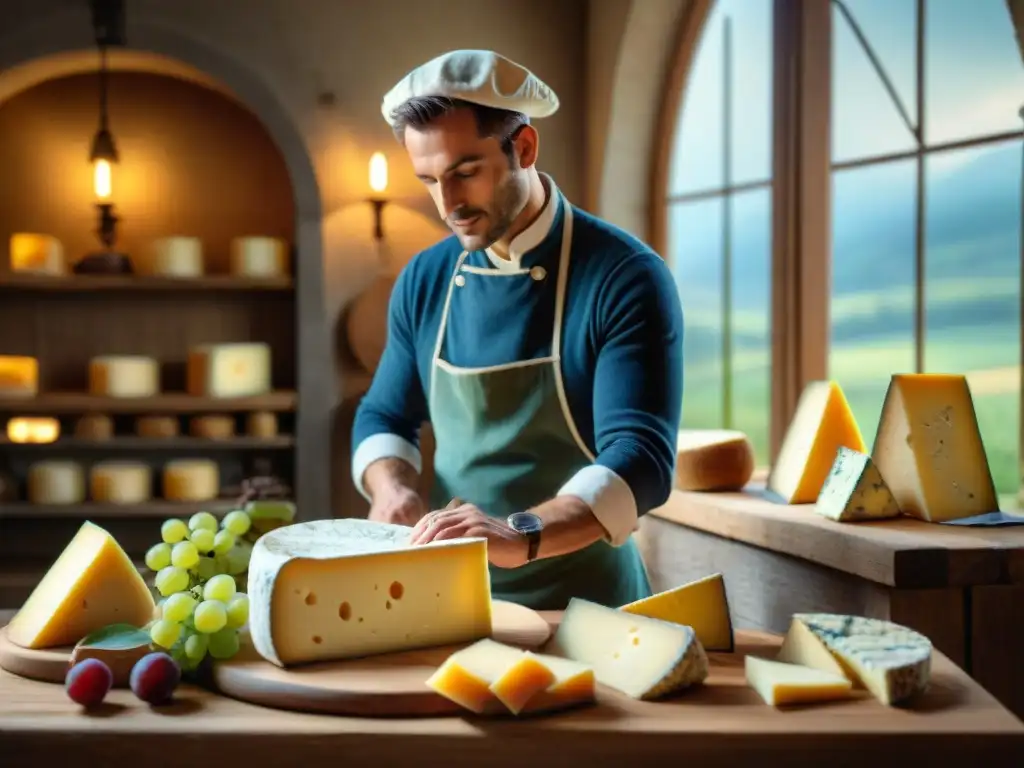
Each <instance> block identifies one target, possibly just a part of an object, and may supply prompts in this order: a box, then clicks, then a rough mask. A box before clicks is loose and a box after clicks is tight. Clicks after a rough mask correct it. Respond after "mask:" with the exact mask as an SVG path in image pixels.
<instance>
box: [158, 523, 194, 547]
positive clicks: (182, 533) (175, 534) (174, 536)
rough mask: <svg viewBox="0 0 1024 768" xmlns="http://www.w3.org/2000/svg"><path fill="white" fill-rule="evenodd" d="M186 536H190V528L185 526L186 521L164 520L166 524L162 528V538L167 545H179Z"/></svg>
mask: <svg viewBox="0 0 1024 768" xmlns="http://www.w3.org/2000/svg"><path fill="white" fill-rule="evenodd" d="M186 536H188V526H187V525H185V521H184V520H178V519H176V518H172V519H170V520H164V524H163V525H161V526H160V538H161V539H163V540H164V543H166V544H177V543H178V542H179V541H181V540H183V539H184V538H185V537H186Z"/></svg>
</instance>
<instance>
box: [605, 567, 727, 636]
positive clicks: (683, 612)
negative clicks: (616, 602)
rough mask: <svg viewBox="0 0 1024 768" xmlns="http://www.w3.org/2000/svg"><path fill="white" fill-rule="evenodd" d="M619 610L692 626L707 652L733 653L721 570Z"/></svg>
mask: <svg viewBox="0 0 1024 768" xmlns="http://www.w3.org/2000/svg"><path fill="white" fill-rule="evenodd" d="M620 610H623V611H625V612H626V613H632V614H635V615H637V616H647V617H648V618H651V619H661V620H662V621H670V622H673V623H675V624H685V625H687V626H690V627H693V631H694V632H695V633H696V635H697V639H698V640H699V641H700V644H701V645H703V646H704V650H705V651H727V652H732V650H733V648H734V647H735V646H734V639H733V627H732V618H731V617H730V615H729V601H728V599H727V598H726V594H725V579H724V578H723V577H722V574H720V573H715V574H712V575H711V576H706V577H705V578H703V579H698V580H697V581H691V582H690V583H689V584H683V585H682V586H680V587H675V588H673V589H669V590H666V591H665V592H659V593H658V594H656V595H652V596H651V597H645V598H643V599H641V600H637V601H635V602H632V603H629V604H628V605H624V606H622V608H621V609H620Z"/></svg>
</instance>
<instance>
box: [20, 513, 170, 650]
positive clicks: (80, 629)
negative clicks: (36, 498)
mask: <svg viewBox="0 0 1024 768" xmlns="http://www.w3.org/2000/svg"><path fill="white" fill-rule="evenodd" d="M155 608H156V605H155V603H154V601H153V595H152V593H151V592H150V590H149V587H148V586H146V582H145V581H144V580H143V578H142V575H141V574H140V573H139V571H138V570H137V569H136V568H135V566H134V565H133V564H132V561H131V559H130V558H129V557H128V555H127V554H125V551H124V550H123V549H121V546H120V545H119V544H118V543H117V541H115V539H114V537H113V536H111V535H110V534H109V533H107V532H106V531H105V530H103V529H102V528H100V527H99V526H98V525H95V524H93V523H90V522H86V523H83V524H82V527H81V528H79V529H78V533H77V534H75V537H74V538H73V539H72V540H71V541H70V543H68V545H67V547H65V549H64V551H63V552H62V553H61V555H60V557H58V558H57V561H56V562H55V563H54V564H53V566H51V567H50V570H49V571H47V573H46V575H45V576H44V577H43V579H42V581H40V582H39V584H38V585H37V586H36V588H35V589H34V590H32V594H30V595H29V597H28V600H26V601H25V604H24V605H23V606H22V607H21V610H19V611H18V612H17V613H16V614H15V616H14V618H13V619H11V623H10V624H8V625H7V637H8V639H9V640H10V641H11V642H12V643H14V644H15V645H20V646H22V647H23V648H36V649H37V648H54V647H57V646H65V645H74V644H75V643H77V642H78V641H79V640H81V639H82V638H83V637H85V636H86V635H87V634H89V633H90V632H94V631H96V630H97V629H102V628H103V627H105V626H107V625H109V624H122V623H123V624H132V625H134V626H136V627H141V626H143V625H144V624H146V623H147V622H148V621H149V620H150V619H151V618H152V616H153V611H154V609H155Z"/></svg>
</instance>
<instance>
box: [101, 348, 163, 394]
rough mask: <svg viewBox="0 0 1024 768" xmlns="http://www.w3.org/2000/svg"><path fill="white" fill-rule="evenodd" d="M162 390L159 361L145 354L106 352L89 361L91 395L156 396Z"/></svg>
mask: <svg viewBox="0 0 1024 768" xmlns="http://www.w3.org/2000/svg"><path fill="white" fill-rule="evenodd" d="M159 393H160V364H159V363H158V362H157V361H156V359H154V358H152V357H147V356H145V355H103V356H100V357H94V358H93V359H92V360H90V361H89V394H90V395H99V396H101V397H153V396H154V395H157V394H159Z"/></svg>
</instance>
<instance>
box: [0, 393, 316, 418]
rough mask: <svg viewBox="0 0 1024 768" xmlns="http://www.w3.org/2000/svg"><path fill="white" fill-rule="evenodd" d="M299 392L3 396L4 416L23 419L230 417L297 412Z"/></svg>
mask: <svg viewBox="0 0 1024 768" xmlns="http://www.w3.org/2000/svg"><path fill="white" fill-rule="evenodd" d="M297 401H298V398H297V396H296V393H295V392H291V391H287V390H282V391H279V392H271V393H270V394H267V395H254V396H253V397H238V398H212V397H193V396H192V395H186V394H184V393H179V392H168V393H164V394H160V395H156V396H154V397H101V396H97V395H90V394H87V393H84V392H44V393H40V394H39V395H37V396H36V397H3V396H0V413H16V414H18V415H22V416H30V415H48V414H67V413H113V414H117V413H229V412H238V411H279V412H280V411H293V410H295V406H296V403H297Z"/></svg>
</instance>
